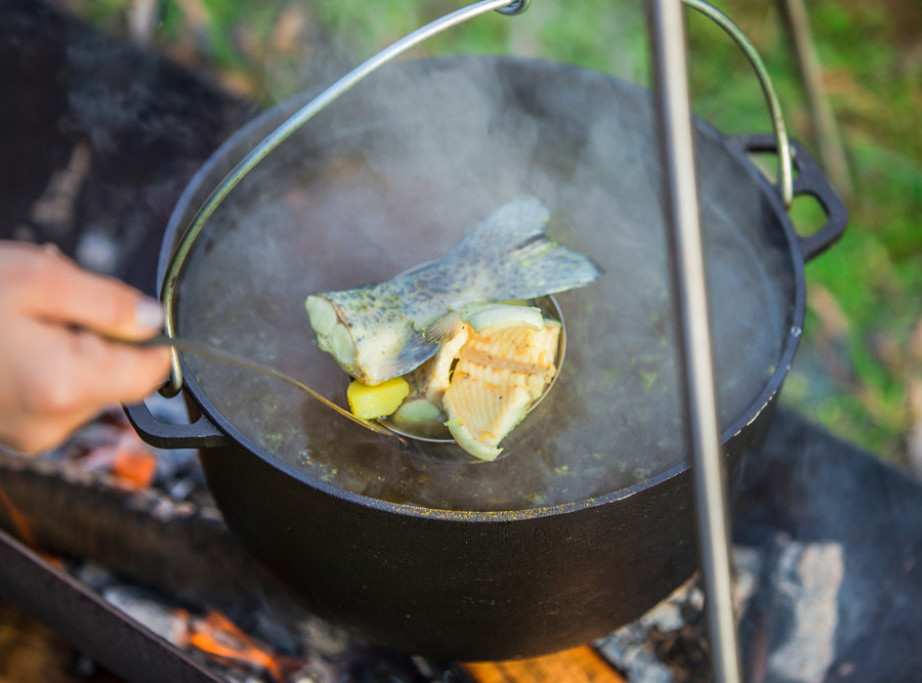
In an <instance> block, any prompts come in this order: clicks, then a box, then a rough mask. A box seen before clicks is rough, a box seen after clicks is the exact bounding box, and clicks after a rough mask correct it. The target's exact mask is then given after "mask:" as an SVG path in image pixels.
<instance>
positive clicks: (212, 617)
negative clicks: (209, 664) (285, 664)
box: [189, 610, 285, 683]
mask: <svg viewBox="0 0 922 683" xmlns="http://www.w3.org/2000/svg"><path fill="white" fill-rule="evenodd" d="M191 627H192V634H191V635H190V637H189V642H190V643H191V644H192V645H194V646H195V647H197V648H198V649H199V650H202V651H203V652H207V653H208V654H210V655H212V656H214V657H217V658H220V659H227V660H230V661H232V662H236V663H243V664H249V665H252V666H254V667H256V668H258V669H260V670H263V671H266V672H268V673H269V675H270V676H272V678H273V679H274V680H276V681H279V682H280V683H281V682H282V681H284V680H285V676H284V674H283V673H282V667H281V666H280V664H279V661H280V659H281V658H280V657H279V656H278V655H276V654H275V653H274V652H272V650H271V649H270V648H268V647H266V646H263V645H259V644H257V643H256V641H254V640H253V639H252V638H250V636H248V635H247V634H246V633H244V632H243V631H241V630H240V629H239V628H237V626H236V625H234V623H233V622H231V621H230V619H228V618H227V617H225V616H224V615H223V614H221V613H220V612H216V611H214V610H211V611H209V612H208V614H207V616H205V617H204V618H203V619H194V620H192V624H191Z"/></svg>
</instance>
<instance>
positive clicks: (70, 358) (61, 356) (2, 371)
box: [0, 240, 170, 453]
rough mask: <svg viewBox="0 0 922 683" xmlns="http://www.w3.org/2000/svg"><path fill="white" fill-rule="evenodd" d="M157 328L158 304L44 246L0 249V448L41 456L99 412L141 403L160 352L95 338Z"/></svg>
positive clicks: (162, 357)
mask: <svg viewBox="0 0 922 683" xmlns="http://www.w3.org/2000/svg"><path fill="white" fill-rule="evenodd" d="M162 325H163V312H162V310H161V308H160V306H159V304H158V303H157V302H156V301H154V300H153V299H150V298H148V297H145V296H144V295H143V294H141V293H140V292H138V291H136V290H134V289H132V288H131V287H129V286H128V285H126V284H124V283H122V282H119V281H118V280H115V279H113V278H109V277H104V276H100V275H94V274H92V273H89V272H87V271H85V270H82V269H81V268H80V267H78V266H77V265H76V264H75V263H74V262H73V261H71V260H70V259H68V258H67V257H66V256H64V255H63V254H61V253H60V252H58V251H57V250H56V249H54V248H53V247H37V246H35V245H30V244H24V243H17V242H8V241H2V240H0V326H2V328H0V329H2V331H0V443H3V444H5V445H7V446H10V447H12V448H13V449H15V450H18V451H21V452H24V453H36V452H40V451H42V450H46V449H48V448H52V447H54V446H56V445H58V444H59V443H60V442H62V441H64V440H65V439H66V438H67V437H68V436H69V435H70V434H71V433H72V432H73V431H74V430H75V429H76V428H77V427H79V426H81V425H82V424H84V423H85V422H88V421H89V420H91V419H92V418H94V417H95V416H96V415H97V414H98V413H99V412H101V411H102V410H103V409H104V408H106V407H108V406H111V405H115V404H118V403H131V402H137V401H140V400H142V399H143V398H144V397H145V396H147V395H149V394H150V393H151V392H152V391H154V390H155V389H156V388H157V387H158V386H159V385H160V384H161V383H162V382H163V381H164V379H165V378H166V376H167V374H168V372H169V367H170V354H169V351H168V350H167V349H165V348H151V349H136V348H131V347H129V346H127V345H124V344H119V343H117V342H112V341H108V340H106V339H104V338H103V336H102V335H105V336H108V337H115V338H119V339H126V340H140V339H145V338H147V337H150V336H153V335H154V334H156V333H157V332H159V331H160V329H161V327H162Z"/></svg>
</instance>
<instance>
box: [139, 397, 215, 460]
mask: <svg viewBox="0 0 922 683" xmlns="http://www.w3.org/2000/svg"><path fill="white" fill-rule="evenodd" d="M122 409H123V410H124V411H125V414H126V415H127V416H128V421H129V422H130V423H131V426H132V427H134V429H135V431H136V432H137V433H138V436H140V437H141V438H142V439H143V440H144V441H145V442H147V443H149V444H150V445H151V446H154V447H155V448H164V449H174V448H220V447H222V446H228V445H230V444H231V439H230V437H228V436H227V435H226V434H225V433H224V432H222V431H221V430H220V429H218V428H217V427H216V426H215V425H214V424H213V423H212V422H211V420H209V419H208V418H207V417H206V416H205V415H204V414H202V415H201V416H200V417H199V418H198V419H197V420H196V421H195V422H193V423H191V424H170V423H167V422H161V421H160V420H158V419H157V418H156V417H154V414H153V413H151V411H150V408H148V407H147V406H146V405H145V404H144V403H143V402H141V403H133V404H131V405H124V406H122Z"/></svg>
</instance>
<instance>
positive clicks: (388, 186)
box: [179, 58, 793, 509]
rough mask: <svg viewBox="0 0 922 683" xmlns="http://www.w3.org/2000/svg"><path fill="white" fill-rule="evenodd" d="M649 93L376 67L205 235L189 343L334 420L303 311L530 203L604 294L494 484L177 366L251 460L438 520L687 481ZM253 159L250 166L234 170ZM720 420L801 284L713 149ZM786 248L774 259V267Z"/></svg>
mask: <svg viewBox="0 0 922 683" xmlns="http://www.w3.org/2000/svg"><path fill="white" fill-rule="evenodd" d="M649 107H650V103H649V98H648V95H647V93H646V91H644V90H642V89H640V88H637V87H635V86H631V85H628V84H625V83H622V82H619V81H613V80H611V79H609V78H608V77H605V76H602V75H601V74H597V73H594V72H590V71H585V70H577V69H572V68H570V67H564V66H561V65H556V64H550V63H544V62H528V61H522V62H520V61H507V60H494V59H478V58H463V59H452V60H437V61H435V62H426V63H408V64H404V65H401V66H395V67H393V68H389V69H388V70H387V71H386V72H383V73H381V74H378V75H376V76H375V77H373V79H371V80H370V81H368V82H367V83H365V84H363V85H362V86H361V88H359V89H357V90H355V91H353V92H352V93H350V94H348V95H347V96H345V97H344V98H342V100H340V101H338V102H337V103H336V104H335V105H334V106H333V108H332V109H330V110H328V111H326V112H324V113H323V114H322V115H321V116H320V117H319V118H318V119H317V120H315V121H313V122H311V124H309V125H308V126H307V127H306V128H305V129H304V130H303V131H302V133H300V134H299V135H298V136H297V137H296V138H295V139H292V140H291V141H289V142H288V143H286V144H285V145H283V147H282V148H281V149H280V150H278V151H277V152H276V153H274V154H273V156H272V157H270V158H269V159H267V160H266V162H264V164H263V166H261V167H259V168H258V169H257V170H256V171H255V172H254V173H253V174H252V176H251V177H249V178H248V179H247V180H246V181H245V182H244V183H243V184H242V185H241V187H240V188H238V190H237V191H236V193H235V195H234V196H233V197H232V198H231V199H230V200H229V202H228V204H227V205H226V206H225V207H224V209H222V210H221V211H220V212H219V214H218V215H216V217H215V218H214V220H213V222H212V224H211V225H210V226H208V227H207V228H206V231H207V233H208V237H207V238H204V239H203V243H202V244H200V245H199V247H198V248H197V250H196V252H195V254H194V256H193V259H192V262H191V264H190V267H189V268H188V269H187V274H186V276H185V280H184V283H183V287H182V293H181V302H180V312H179V319H180V320H179V322H180V334H181V335H186V336H189V337H193V338H200V339H204V340H206V341H209V342H212V343H220V344H222V345H224V346H225V347H227V348H228V349H231V350H233V351H235V352H237V353H241V354H244V355H247V356H249V357H252V358H254V359H256V360H259V361H261V362H264V363H267V364H270V365H274V366H276V367H278V368H280V369H281V370H283V371H286V372H289V373H291V374H293V375H294V376H296V377H299V378H303V379H304V380H305V381H306V382H307V383H308V384H310V385H311V386H312V387H314V388H315V389H317V390H319V391H321V393H323V394H325V395H326V396H328V397H331V398H334V400H337V399H339V400H341V399H342V396H343V395H344V391H345V386H346V384H347V382H348V378H347V377H346V376H345V375H344V374H343V373H342V371H341V370H339V368H338V366H336V363H335V362H334V361H333V360H332V358H330V357H329V356H327V354H325V353H323V352H321V351H320V350H319V349H317V348H316V344H315V340H314V338H313V335H312V333H311V331H310V328H309V325H308V323H307V318H306V315H305V314H304V312H303V301H304V299H305V297H306V296H307V295H308V294H311V293H316V292H321V291H325V290H330V289H344V288H348V287H355V286H358V285H362V284H367V283H370V282H379V281H382V280H385V279H388V278H391V277H393V276H394V275H396V274H398V273H400V272H402V271H404V270H406V269H408V268H411V267H413V266H416V265H418V264H420V263H424V262H426V261H431V260H433V259H436V258H438V257H440V256H442V255H443V254H444V253H445V252H446V251H447V249H448V248H449V247H450V246H451V245H452V244H454V243H455V242H456V241H457V240H458V238H459V237H460V236H461V234H462V233H463V232H464V230H465V229H466V228H467V227H469V226H470V225H471V224H472V223H474V222H475V221H477V220H479V219H481V218H483V217H484V216H486V215H487V214H489V213H490V212H491V211H492V210H493V209H495V208H496V207H497V206H499V205H500V204H502V203H504V202H506V201H507V200H508V199H509V198H511V197H513V196H515V195H518V194H521V193H523V192H529V193H532V194H535V195H537V196H539V197H541V198H542V199H543V200H544V201H545V202H546V203H547V204H548V205H549V206H550V207H551V208H552V212H553V215H552V219H551V223H550V229H549V234H550V236H551V237H552V238H553V239H555V240H557V241H561V242H563V243H565V244H568V245H569V246H571V247H573V248H575V249H577V250H579V251H581V252H583V253H585V254H587V255H589V256H591V258H592V259H593V260H594V261H596V262H597V263H599V264H600V265H601V267H602V269H603V271H604V275H603V276H602V277H601V278H600V279H599V280H598V281H597V282H596V283H595V284H594V285H592V286H590V287H588V288H586V289H583V290H578V291H573V292H568V293H565V294H563V295H560V296H559V297H558V302H559V304H560V307H561V309H562V311H563V315H564V319H565V323H566V335H567V349H568V351H567V358H566V360H565V362H564V364H563V367H562V369H561V374H560V377H559V379H558V382H557V385H556V386H555V388H554V389H553V390H552V392H551V394H550V395H549V396H548V397H547V398H546V399H545V401H544V402H543V403H542V404H541V405H540V406H539V408H538V409H537V410H536V411H535V412H534V413H533V414H532V415H531V416H529V418H528V419H526V421H525V422H524V423H523V425H522V426H521V427H520V428H519V429H518V430H517V431H516V432H515V433H514V434H513V435H512V436H511V437H510V438H509V440H508V443H507V447H506V450H507V456H506V457H505V458H504V459H502V460H501V461H499V462H497V463H493V464H489V465H469V464H458V463H455V462H453V461H452V460H451V459H446V457H445V456H446V451H448V450H451V448H454V447H447V446H446V447H438V448H436V447H431V446H428V445H424V444H417V443H411V444H410V445H409V446H408V447H406V448H403V447H402V446H401V445H400V444H399V443H398V442H397V441H396V440H387V439H385V438H381V437H378V436H375V435H373V434H370V433H365V432H363V431H362V430H361V429H360V428H358V427H355V426H354V425H352V424H351V423H348V422H346V421H345V420H342V419H340V418H339V417H337V416H335V415H334V414H332V413H331V412H329V411H326V410H324V409H323V408H322V407H320V406H319V405H318V404H316V403H313V402H311V401H310V400H309V399H307V398H306V397H304V396H303V395H300V394H298V393H297V392H294V391H293V390H289V389H288V388H287V387H284V386H279V384H278V383H274V382H273V381H272V380H271V379H265V378H262V377H257V376H249V375H247V374H246V373H242V372H238V371H234V370H232V369H228V368H225V367H217V366H215V365H214V364H210V363H208V362H207V361H200V360H196V359H189V361H188V362H189V365H190V369H191V370H192V373H193V374H194V376H195V377H196V379H197V380H198V381H199V383H200V384H201V385H202V387H203V388H204V390H205V392H206V394H207V396H208V398H209V400H211V401H213V402H214V403H215V404H216V405H217V406H218V408H219V409H220V411H221V412H222V414H224V415H226V416H227V417H228V418H229V419H230V420H231V421H232V422H233V423H234V424H235V425H237V426H238V427H239V428H240V429H241V431H242V432H243V433H244V434H246V435H248V437H249V438H250V439H251V440H252V442H253V444H254V445H255V446H257V447H260V448H264V449H266V450H268V451H270V452H272V453H273V454H275V455H277V456H278V457H279V458H280V459H281V460H284V461H285V462H288V463H289V464H292V465H294V466H295V467H297V468H299V469H301V470H303V471H305V472H307V473H309V474H310V475H312V476H314V477H317V478H319V479H323V480H326V481H330V482H333V483H335V484H336V485H338V486H340V487H343V488H346V489H347V490H350V491H354V492H356V493H362V494H365V495H369V496H374V497H381V498H384V499H388V500H393V501H397V502H409V503H414V504H419V505H426V506H431V507H437V508H451V509H517V508H528V507H533V506H540V505H552V504H559V503H565V502H571V501H579V500H583V499H585V498H588V497H591V496H598V495H602V494H605V493H608V492H612V491H616V490H618V489H620V488H623V487H625V486H629V485H632V484H635V483H637V482H639V481H643V480H645V479H647V478H649V477H651V476H655V475H656V474H658V473H662V472H664V471H666V470H667V469H668V468H670V467H672V466H674V465H676V464H678V463H680V462H682V461H683V459H684V458H685V456H686V453H685V446H684V444H683V443H682V436H681V434H682V429H681V425H682V422H681V415H680V413H681V411H680V402H679V395H678V390H677V386H678V382H677V376H676V361H675V345H674V338H675V328H674V325H673V322H672V305H671V303H670V301H669V278H668V272H667V268H668V263H667V257H666V249H665V228H664V224H663V218H662V213H661V209H660V199H659V196H660V183H659V177H660V169H659V164H658V154H657V148H656V138H655V133H654V129H653V121H654V117H653V116H652V114H651V112H650V109H649ZM244 151H245V150H244ZM698 151H699V167H700V170H701V184H702V212H703V223H704V228H705V233H706V234H705V243H706V259H707V262H708V268H709V270H708V278H709V291H710V293H711V306H712V310H713V314H712V324H713V328H714V334H713V338H714V342H715V347H716V348H715V362H716V371H717V375H718V377H717V380H718V392H719V403H720V416H721V419H722V422H723V426H724V428H728V427H729V426H730V425H731V424H732V423H734V422H735V421H738V420H740V419H741V418H742V417H744V413H745V412H746V410H747V409H749V408H750V405H751V404H753V403H757V398H758V397H759V394H760V393H761V392H762V391H763V388H764V387H765V384H766V382H767V381H768V379H769V377H770V376H771V374H772V373H773V371H774V368H775V367H776V366H777V364H778V363H779V362H780V358H781V352H782V346H783V343H784V341H785V339H786V336H787V334H788V329H789V327H790V325H791V323H790V317H791V310H790V309H791V303H790V302H791V300H792V297H793V293H792V287H793V285H792V283H791V274H790V267H791V266H790V263H789V261H788V259H787V258H786V257H785V252H784V248H785V243H784V237H783V232H782V231H781V229H780V227H779V226H778V225H776V220H777V219H776V217H775V216H774V215H773V214H771V213H770V212H768V211H766V210H765V207H764V199H763V198H762V192H763V191H764V190H763V188H762V187H761V186H760V185H759V184H758V183H757V182H756V181H755V174H754V173H753V174H750V173H749V171H748V170H746V169H745V168H743V167H741V165H740V161H739V160H738V159H737V158H735V157H732V156H731V155H730V154H729V153H728V151H727V148H726V147H725V144H724V142H723V141H722V140H720V139H718V138H717V137H716V136H714V135H713V134H711V133H709V132H707V131H705V132H703V133H702V135H701V136H700V137H699V140H698ZM779 247H780V248H779Z"/></svg>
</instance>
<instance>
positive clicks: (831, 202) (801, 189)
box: [733, 133, 848, 261]
mask: <svg viewBox="0 0 922 683" xmlns="http://www.w3.org/2000/svg"><path fill="white" fill-rule="evenodd" d="M733 141H734V142H735V143H736V144H738V145H739V146H740V147H741V148H742V150H743V151H744V152H747V153H765V152H774V153H777V151H778V147H777V144H776V142H775V137H774V136H773V135H770V134H767V133H766V134H753V135H737V136H734V137H733ZM790 145H791V157H792V160H793V162H794V169H795V170H796V172H797V176H796V177H795V178H794V196H797V195H802V194H806V195H810V196H811V197H813V198H814V199H816V201H817V202H819V204H820V206H821V207H823V211H825V212H826V223H825V225H823V226H822V227H821V228H819V229H818V230H817V231H816V232H814V233H813V234H811V235H805V236H798V237H799V239H800V249H801V251H802V252H803V255H804V261H811V260H813V259H814V258H815V257H816V256H819V255H820V254H822V253H823V252H824V251H826V250H827V249H828V248H829V247H831V246H832V245H833V244H835V243H836V241H838V239H839V238H840V237H842V234H843V233H844V232H845V225H846V224H847V223H848V211H847V210H846V208H845V204H844V203H843V202H842V199H841V198H840V197H839V195H838V194H837V193H836V191H835V190H834V189H833V187H832V185H831V184H830V183H829V179H828V178H827V177H826V174H825V173H823V170H822V169H821V168H820V166H819V164H817V163H816V161H815V160H814V159H813V157H812V156H811V155H810V153H809V152H808V151H807V149H806V148H805V147H804V146H803V145H802V144H801V143H800V142H799V141H797V140H795V139H793V138H790Z"/></svg>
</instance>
